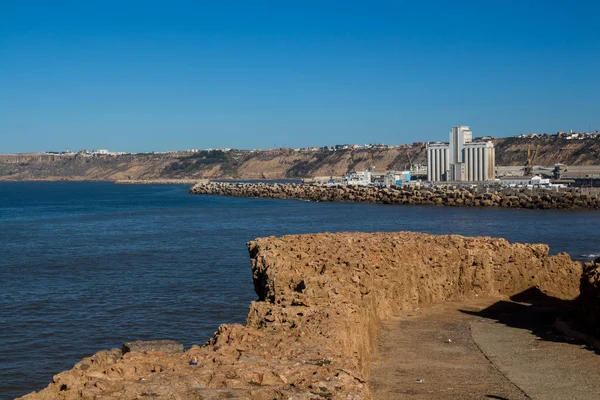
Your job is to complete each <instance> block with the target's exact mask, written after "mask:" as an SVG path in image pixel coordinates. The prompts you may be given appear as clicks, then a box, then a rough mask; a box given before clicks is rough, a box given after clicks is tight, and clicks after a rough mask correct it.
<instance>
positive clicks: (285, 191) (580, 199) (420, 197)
mask: <svg viewBox="0 0 600 400" xmlns="http://www.w3.org/2000/svg"><path fill="white" fill-rule="evenodd" d="M190 193H192V194H208V195H224V196H236V197H265V198H273V199H303V200H311V201H352V202H362V203H383V204H405V205H439V206H454V207H507V208H528V209H596V210H600V196H598V195H590V194H585V193H582V192H581V191H579V190H578V189H570V190H568V191H561V192H556V191H552V190H547V189H538V190H531V189H504V190H495V189H483V190H482V189H471V188H458V189H455V188H447V187H434V188H414V187H371V186H321V185H312V184H293V183H229V182H203V183H199V184H197V185H195V186H194V187H193V188H192V189H191V190H190Z"/></svg>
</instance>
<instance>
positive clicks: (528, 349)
mask: <svg viewBox="0 0 600 400" xmlns="http://www.w3.org/2000/svg"><path fill="white" fill-rule="evenodd" d="M538 300H539V299H538ZM538 300H533V301H531V300H525V301H521V300H520V301H510V300H509V299H499V298H493V299H490V298H487V299H475V300H471V301H465V302H448V303H441V304H435V305H428V306H425V307H423V308H420V309H414V310H413V311H410V312H406V313H403V315H401V316H400V317H398V318H395V319H392V320H389V321H387V322H386V323H385V325H384V327H383V328H382V329H381V330H380V333H379V336H378V359H377V360H376V361H375V362H374V363H373V364H372V377H373V379H372V381H371V386H372V390H373V397H374V399H381V400H390V399H409V398H410V399H499V400H502V399H510V400H520V399H598V398H599V395H598V393H600V379H598V378H600V356H598V355H597V354H596V353H595V351H593V350H592V349H590V348H589V347H588V346H586V345H584V344H582V343H576V342H575V341H573V340H572V338H567V337H564V336H562V335H561V334H560V333H558V332H556V331H555V330H554V329H553V324H554V320H555V318H556V316H557V315H558V314H560V313H561V312H562V311H563V308H562V307H560V304H559V305H557V304H549V303H548V302H545V303H544V302H540V301H538ZM542 300H543V299H542Z"/></svg>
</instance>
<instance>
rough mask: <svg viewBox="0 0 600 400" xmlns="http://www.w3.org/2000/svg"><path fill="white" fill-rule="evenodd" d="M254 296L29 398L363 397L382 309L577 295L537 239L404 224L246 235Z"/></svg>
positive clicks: (387, 313)
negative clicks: (209, 332) (176, 337)
mask: <svg viewBox="0 0 600 400" xmlns="http://www.w3.org/2000/svg"><path fill="white" fill-rule="evenodd" d="M248 250H249V253H250V257H251V260H252V276H253V280H254V288H255V291H256V294H257V295H258V300H257V301H255V302H252V303H251V305H250V310H249V312H248V317H247V324H246V325H245V326H242V325H239V324H228V325H221V326H220V327H219V329H218V331H217V332H216V333H215V336H214V337H213V338H212V339H211V340H210V341H209V342H208V343H206V344H205V345H204V346H202V347H199V346H193V347H192V348H191V349H189V350H187V351H184V352H180V351H178V352H170V351H163V350H152V349H151V350H149V351H142V350H134V349H132V348H129V349H128V350H129V351H127V352H124V351H123V350H121V349H113V350H111V351H102V352H99V353H97V354H95V355H94V356H92V357H88V358H85V359H83V360H82V361H81V362H79V363H78V364H77V365H75V367H74V368H73V369H72V370H70V371H66V372H63V373H60V374H58V375H56V376H55V377H54V379H53V382H52V383H51V384H50V385H49V386H48V387H47V388H46V389H44V390H43V391H41V392H39V393H33V394H30V395H28V396H25V399H27V400H41V399H43V400H49V399H58V398H60V399H65V400H68V399H87V398H94V399H114V398H131V399H133V398H141V397H152V398H181V399H188V398H207V399H208V398H244V399H246V398H247V399H257V400H271V399H273V398H285V399H295V400H300V399H318V398H326V399H357V400H358V399H370V398H371V394H370V387H369V384H368V380H369V379H370V362H371V361H372V360H373V358H374V355H375V352H376V345H375V338H376V334H377V329H378V327H379V326H380V323H381V321H382V320H383V319H386V318H388V317H391V316H394V315H396V314H398V313H399V312H401V311H403V310H412V309H413V308H414V307H415V306H416V305H420V304H427V303H432V302H437V301H452V300H461V299H471V298H475V297H478V296H497V295H512V294H516V293H520V292H522V291H524V290H526V289H529V288H531V287H537V288H539V289H540V290H541V291H543V292H544V293H547V294H548V295H550V296H553V297H557V298H561V299H567V300H570V299H573V298H575V297H577V296H578V294H579V280H580V276H581V264H579V263H577V262H573V261H572V260H571V259H570V257H569V256H568V255H567V254H564V253H563V254H558V255H555V256H548V246H546V245H524V244H511V243H509V242H508V241H506V240H504V239H493V238H489V237H480V238H472V237H464V236H458V235H444V236H436V235H427V234H420V233H414V232H396V233H374V234H367V233H339V234H315V235H293V236H284V237H281V238H276V237H269V238H263V239H257V240H255V241H252V242H250V243H248Z"/></svg>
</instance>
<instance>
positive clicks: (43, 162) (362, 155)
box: [0, 137, 600, 180]
mask: <svg viewBox="0 0 600 400" xmlns="http://www.w3.org/2000/svg"><path fill="white" fill-rule="evenodd" d="M494 142H495V144H496V165H513V166H516V165H519V166H520V165H524V164H525V162H526V160H527V148H528V147H531V148H532V149H535V148H536V147H537V146H538V145H539V153H538V157H537V158H536V160H535V164H536V165H546V166H553V165H554V164H556V163H563V164H567V165H594V164H600V140H566V139H559V138H556V137H548V138H535V139H531V138H504V139H496V140H494ZM409 156H410V160H411V161H412V162H413V163H415V164H422V165H426V151H425V147H416V148H388V149H356V150H339V151H329V150H315V151H311V150H301V151H296V150H293V149H275V150H265V151H242V150H232V151H228V152H223V151H219V150H213V151H201V152H197V153H188V152H181V153H168V154H135V155H116V156H112V155H110V156H93V157H92V156H83V155H61V154H56V155H53V154H25V155H0V180H118V179H158V178H212V179H217V178H220V179H297V178H305V177H312V176H332V175H333V176H341V175H344V174H345V173H346V172H349V171H353V170H360V169H365V168H367V167H368V166H369V165H371V162H372V163H373V164H374V165H375V168H376V170H377V171H384V170H393V169H395V170H402V169H406V168H407V167H408V166H409ZM371 160H372V161H371Z"/></svg>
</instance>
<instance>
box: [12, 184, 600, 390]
mask: <svg viewBox="0 0 600 400" xmlns="http://www.w3.org/2000/svg"><path fill="white" fill-rule="evenodd" d="M187 190H188V187H186V186H118V185H112V184H109V183H0V399H10V398H14V397H15V396H19V395H23V394H25V393H27V392H29V391H32V390H39V389H41V388H43V387H44V386H45V385H46V384H47V383H48V382H49V381H51V379H52V376H53V375H54V374H55V373H57V372H60V371H62V370H65V369H69V368H71V367H72V365H73V364H74V363H76V362H77V361H79V360H80V359H81V358H82V357H85V356H89V355H91V354H93V353H95V352H96V351H99V350H102V349H109V348H113V347H120V346H121V344H122V343H123V342H126V341H130V340H136V339H159V338H169V339H174V340H177V341H180V342H182V343H184V345H185V346H186V347H189V346H190V345H192V344H194V343H197V344H202V343H203V342H205V341H206V340H207V339H209V338H210V336H211V335H212V333H213V332H214V331H215V330H216V328H217V327H218V325H219V324H222V323H230V322H241V323H243V322H244V318H245V315H246V312H247V310H248V303H249V302H250V301H251V300H254V299H255V297H256V296H255V294H254V292H253V289H252V280H251V271H250V261H249V257H248V254H247V250H246V246H245V243H246V242H247V241H249V240H252V239H254V238H256V237H259V236H268V235H282V234H289V233H308V232H324V231H329V232H335V231H400V230H411V231H423V232H431V233H458V234H464V235H491V236H499V237H505V238H507V239H509V240H511V241H519V242H542V243H547V244H549V245H550V246H551V251H552V252H559V251H567V252H569V253H570V254H571V255H572V256H573V257H574V258H585V257H591V255H593V254H598V253H600V212H594V211H585V212H570V211H539V210H538V211H530V210H502V209H466V208H440V207H417V206H412V207H406V206H389V205H388V206H386V205H369V204H350V203H348V204H346V203H310V202H304V201H295V200H268V199H242V198H228V197H210V196H191V195H188V194H187Z"/></svg>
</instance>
